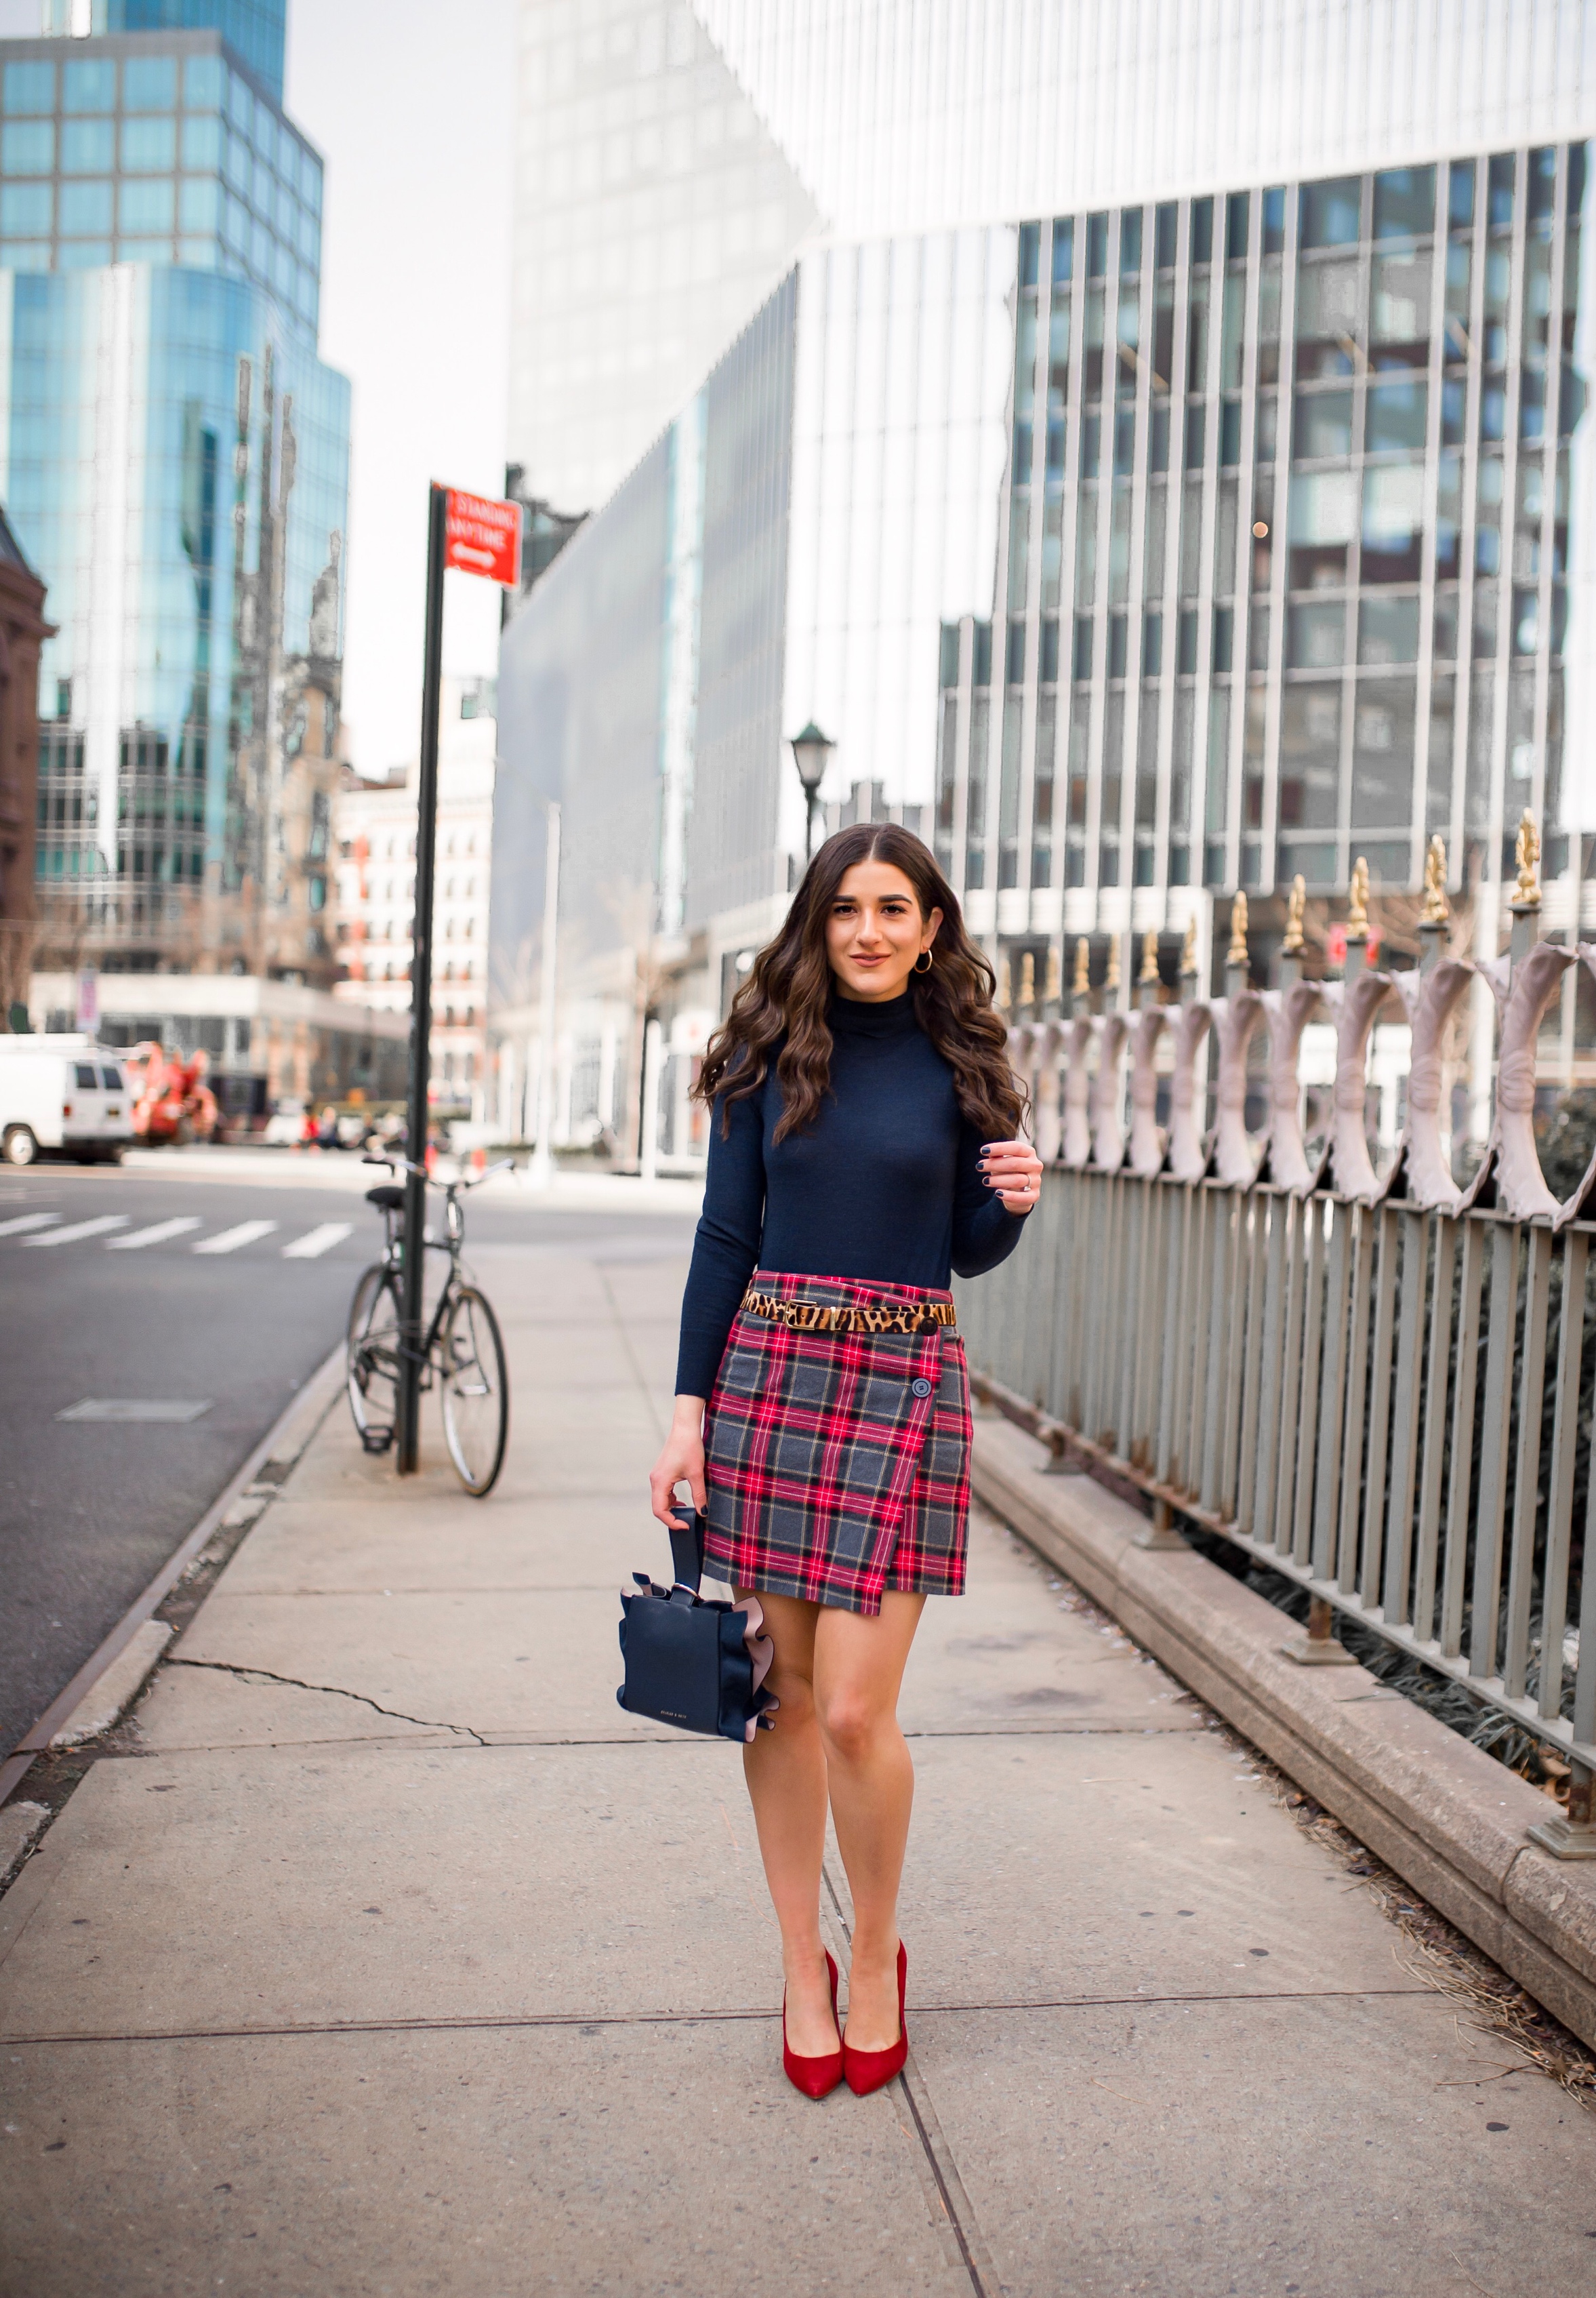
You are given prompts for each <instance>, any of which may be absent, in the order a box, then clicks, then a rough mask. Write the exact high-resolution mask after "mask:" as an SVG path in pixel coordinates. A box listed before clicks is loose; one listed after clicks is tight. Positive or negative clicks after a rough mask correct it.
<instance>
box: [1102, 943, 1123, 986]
mask: <svg viewBox="0 0 1596 2298" xmlns="http://www.w3.org/2000/svg"><path fill="white" fill-rule="evenodd" d="M1103 987H1104V988H1105V989H1106V990H1107V992H1108V995H1109V996H1111V997H1112V996H1113V995H1114V993H1115V990H1116V989H1117V988H1119V936H1118V934H1116V933H1113V934H1110V935H1109V937H1108V971H1107V973H1106V974H1105V975H1104V976H1103Z"/></svg>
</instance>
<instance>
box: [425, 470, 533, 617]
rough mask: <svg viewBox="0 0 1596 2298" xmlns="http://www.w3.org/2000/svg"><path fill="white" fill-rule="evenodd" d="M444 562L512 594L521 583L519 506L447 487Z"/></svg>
mask: <svg viewBox="0 0 1596 2298" xmlns="http://www.w3.org/2000/svg"><path fill="white" fill-rule="evenodd" d="M444 561H445V564H446V565H447V566H457V567H458V568H459V569H460V571H461V573H462V574H464V575H486V576H487V578H488V580H489V582H490V583H505V584H506V586H507V587H508V588H509V589H510V590H512V591H513V590H514V588H515V587H516V585H517V583H519V582H520V580H521V505H520V504H519V503H513V502H493V501H490V500H489V498H488V497H487V496H485V495H467V494H462V493H461V492H460V490H459V489H458V487H450V489H449V490H448V530H447V540H446V543H445V549H444Z"/></svg>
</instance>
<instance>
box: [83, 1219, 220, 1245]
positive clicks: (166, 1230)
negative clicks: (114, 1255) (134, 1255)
mask: <svg viewBox="0 0 1596 2298" xmlns="http://www.w3.org/2000/svg"><path fill="white" fill-rule="evenodd" d="M199 1226H200V1217H199V1215H198V1213H181V1214H179V1215H178V1216H177V1219H175V1220H163V1221H157V1222H156V1223H155V1224H154V1226H153V1228H136V1229H135V1230H134V1232H133V1235H132V1236H113V1237H110V1238H108V1239H107V1240H106V1245H105V1250H106V1252H142V1251H143V1250H144V1246H145V1245H146V1244H165V1243H166V1241H167V1239H168V1237H169V1236H187V1235H188V1232H189V1230H190V1229H191V1228H199Z"/></svg>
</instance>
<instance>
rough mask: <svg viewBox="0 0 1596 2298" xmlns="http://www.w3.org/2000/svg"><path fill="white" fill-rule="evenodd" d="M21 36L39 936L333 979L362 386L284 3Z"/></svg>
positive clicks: (188, 7) (14, 480)
mask: <svg viewBox="0 0 1596 2298" xmlns="http://www.w3.org/2000/svg"><path fill="white" fill-rule="evenodd" d="M46 23H47V25H48V26H49V27H50V29H47V30H46V32H45V34H43V35H42V36H41V37H39V38H37V39H33V40H8V41H4V42H0V393H4V406H3V407H0V499H3V500H4V502H5V505H6V508H7V511H8V514H9V516H10V517H11V519H12V524H13V525H14V527H15V529H16V532H17V534H18V537H19V540H20V541H21V544H22V547H23V549H24V550H25V551H26V552H27V554H28V556H29V559H30V560H31V562H32V563H33V564H34V565H35V566H37V568H38V569H39V571H40V573H41V575H43V576H44V578H45V582H46V583H47V584H48V586H49V587H48V608H47V611H48V614H49V616H50V619H51V621H52V622H53V623H54V624H56V625H57V633H56V635H55V637H53V639H52V640H50V641H48V642H47V643H46V645H45V649H44V654H43V658H42V662H41V670H40V719H41V735H40V761H39V765H40V773H39V838H38V873H39V895H40V904H39V907H40V914H41V918H42V920H43V942H42V946H41V949H40V953H39V955H40V960H41V962H43V963H50V962H51V960H52V959H53V961H54V963H57V964H62V963H65V964H76V963H84V962H97V963H100V964H101V965H102V966H103V968H105V969H107V970H113V971H114V970H124V969H125V970H134V971H155V970H160V971H165V970H169V969H172V968H177V969H189V968H201V969H205V968H214V967H217V966H222V967H231V968H233V969H234V970H243V971H251V972H254V971H267V972H273V973H279V974H284V975H289V976H298V977H300V978H303V979H305V980H309V981H313V982H317V981H330V980H331V979H332V978H333V973H334V971H335V962H334V960H333V952H332V944H331V936H330V933H329V931H328V921H327V919H326V915H325V912H326V904H327V898H328V884H329V880H328V876H327V871H326V860H327V845H328V831H329V811H330V798H331V791H332V788H333V781H334V779H335V774H336V765H335V763H334V759H333V751H334V748H335V744H336V732H337V710H338V666H339V658H340V655H341V621H342V616H341V555H342V535H343V529H344V525H345V517H346V504H347V494H348V473H349V425H350V395H349V386H348V384H347V382H346V381H345V379H344V378H343V377H342V376H340V375H337V374H335V373H334V372H333V370H332V369H330V368H326V367H325V366H324V365H323V364H322V363H321V361H320V360H319V359H318V358H317V295H318V283H319V269H320V244H321V202H322V163H321V161H320V158H319V157H318V155H317V153H316V152H315V151H314V150H313V149H312V147H311V146H310V145H309V144H308V143H307V142H306V140H305V139H304V137H303V136H300V133H299V132H298V130H297V129H296V128H294V127H293V126H292V123H291V122H290V121H289V120H287V119H286V118H285V117H284V113H283V111H282V106H281V98H282V87H283V61H284V6H283V4H282V0H92V4H90V5H88V6H86V5H85V4H84V0H51V5H50V7H49V8H48V9H47V11H46Z"/></svg>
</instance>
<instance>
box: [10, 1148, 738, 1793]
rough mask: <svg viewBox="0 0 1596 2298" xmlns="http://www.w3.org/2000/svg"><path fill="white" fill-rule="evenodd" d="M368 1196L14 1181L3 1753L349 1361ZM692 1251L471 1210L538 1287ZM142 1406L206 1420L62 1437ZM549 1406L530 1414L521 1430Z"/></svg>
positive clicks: (681, 1221)
mask: <svg viewBox="0 0 1596 2298" xmlns="http://www.w3.org/2000/svg"><path fill="white" fill-rule="evenodd" d="M350 1162H351V1164H352V1162H353V1161H352V1160H351V1161H350ZM338 1163H339V1166H340V1168H341V1167H342V1164H343V1161H342V1160H339V1161H338ZM353 1178H354V1176H353V1175H352V1174H350V1172H348V1171H347V1170H340V1171H339V1173H338V1180H339V1182H340V1183H341V1186H328V1187H320V1186H316V1185H315V1183H314V1182H313V1181H312V1180H311V1179H310V1178H309V1176H307V1175H305V1174H304V1173H303V1171H302V1170H298V1171H296V1172H295V1173H294V1174H293V1175H292V1182H291V1181H290V1180H289V1179H288V1178H285V1179H284V1183H283V1184H281V1185H276V1184H274V1182H273V1181H272V1179H271V1178H269V1177H267V1178H264V1179H263V1178H259V1176H258V1175H256V1174H251V1177H250V1178H248V1179H247V1180H241V1181H240V1182H238V1183H237V1184H234V1183H233V1182H232V1181H231V1180H218V1179H215V1178H210V1177H207V1178H205V1179H203V1180H196V1179H195V1178H193V1176H192V1175H189V1174H185V1173H184V1172H183V1171H182V1170H179V1169H177V1167H176V1166H175V1167H174V1170H173V1173H172V1175H171V1177H170V1178H168V1177H167V1176H166V1175H165V1174H161V1173H152V1172H150V1171H148V1170H144V1171H119V1170H116V1169H114V1168H104V1167H101V1168H95V1169H90V1170H79V1169H78V1168H77V1167H75V1166H71V1165H65V1164H53V1163H40V1164H39V1165H37V1166H35V1167H33V1168H31V1169H30V1170H27V1171H24V1172H15V1171H12V1170H8V1169H4V1168H0V1313H3V1315H4V1335H5V1347H4V1353H3V1355H0V1368H3V1369H0V1590H3V1591H4V1594H3V1596H0V1754H4V1753H5V1752H9V1750H10V1749H11V1748H12V1747H14V1746H15V1744H16V1742H17V1741H18V1740H20V1739H21V1737H22V1736H23V1735H24V1733H26V1732H28V1731H29V1729H30V1728H31V1726H32V1725H33V1723H35V1722H36V1721H37V1718H38V1717H39V1716H40V1715H42V1714H43V1712H44V1710H45V1708H46V1707H48V1706H49V1704H50V1702H51V1701H52V1700H53V1699H54V1698H55V1697H56V1696H57V1694H58V1693H59V1692H60V1691H61V1690H62V1688H63V1686H64V1685H65V1684H66V1683H67V1682H69V1681H70V1678H71V1677H72V1676H73V1675H74V1674H76V1672H77V1670H78V1668H79V1667H80V1666H82V1665H83V1663H84V1661H85V1660H86V1658H87V1657H89V1655H90V1654H91V1653H92V1652H93V1651H94V1650H95V1647H96V1646H97V1645H98V1644H99V1643H100V1642H101V1641H102V1640H103V1637H104V1636H105V1635H106V1634H107V1633H108V1632H109V1631H110V1629H111V1627H112V1626H113V1625H114V1624H115V1623H116V1622H117V1620H118V1619H119V1617H120V1616H121V1615H122V1613H123V1612H124V1611H125V1610H126V1608H127V1607H128V1604H130V1603H131V1602H132V1601H133V1600H134V1598H135V1597H136V1596H137V1594H138V1593H139V1591H140V1590H141V1589H143V1588H144V1586H145V1585H146V1584H147V1583H148V1582H149V1581H150V1580H151V1579H152V1577H153V1575H154V1574H155V1573H156V1572H157V1571H159V1570H160V1566H162V1564H164V1563H165V1561H166V1559H167V1558H168V1557H169V1556H170V1555H171V1553H172V1551H173V1550H175V1549H176V1548H177V1546H178V1545H179V1544H180V1542H182V1541H183V1539H184V1538H185V1535H186V1534H187V1533H188V1532H189V1531H190V1530H191V1529H192V1527H193V1525H194V1523H195V1522H196V1521H197V1519H198V1518H199V1517H201V1516H202V1514H203V1513H204V1511H205V1509H207V1508H208V1507H209V1506H210V1503H211V1501H212V1500H214V1499H215V1498H216V1497H217V1495H218V1492H221V1491H222V1490H223V1488H224V1487H225V1486H226V1484H227V1482H228V1481H229V1479H230V1478H231V1477H232V1476H234V1474H235V1473H236V1472H237V1470H238V1468H239V1467H240V1466H241V1465H242V1463H243V1460H244V1459H246V1458H247V1457H248V1455H249V1453H250V1452H251V1450H252V1448H253V1447H254V1446H255V1445H256V1444H257V1443H259V1441H260V1439H261V1438H262V1437H263V1436H264V1435H265V1434H266V1433H267V1430H268V1429H269V1428H270V1427H271V1426H272V1424H273V1423H274V1422H275V1421H276V1418H277V1417H278V1415H279V1414H280V1413H281V1412H282V1411H283V1410H284V1407H285V1406H286V1405H287V1404H288V1403H289V1401H291V1399H292V1395H293V1393H294V1391H295V1390H296V1389H297V1388H298V1387H299V1386H300V1385H301V1384H302V1383H303V1382H304V1381H305V1379H306V1378H307V1377H308V1376H309V1374H310V1373H311V1372H313V1371H314V1370H315V1368H316V1367H317V1365H318V1364H319V1363H320V1362H321V1361H322V1360H323V1358H324V1357H325V1355H326V1354H327V1352H328V1351H329V1350H330V1349H331V1348H333V1346H334V1345H335V1344H336V1343H337V1341H338V1340H339V1338H340V1336H341V1333H342V1331H343V1327H344V1319H345V1317H346V1315H347V1312H348V1307H349V1302H350V1294H351V1293H352V1291H353V1289H354V1285H355V1280H356V1277H357V1276H358V1273H359V1271H360V1269H362V1268H364V1267H365V1265H366V1263H367V1262H368V1261H371V1260H373V1259H374V1257H375V1252H376V1249H377V1247H378V1244H379V1243H380V1240H381V1223H380V1219H379V1216H378V1215H377V1214H376V1213H375V1212H374V1211H373V1210H372V1209H371V1208H370V1207H369V1206H367V1205H366V1204H365V1203H363V1202H362V1199H361V1196H360V1194H359V1192H358V1188H355V1187H352V1186H350V1183H351V1181H352V1180H353ZM364 1178H366V1179H367V1180H369V1181H373V1182H374V1181H379V1180H381V1179H383V1178H384V1176H383V1175H382V1174H380V1173H375V1172H372V1171H370V1170H369V1169H368V1170H367V1171H366V1174H365V1176H364ZM691 1234H692V1222H691V1220H690V1219H687V1218H686V1217H685V1216H683V1215H680V1214H674V1213H663V1214H644V1213H637V1214H632V1213H624V1212H623V1213H609V1212H567V1211H548V1210H544V1209H541V1208H536V1209H526V1208H522V1206H519V1205H517V1204H515V1203H508V1202H506V1201H505V1200H504V1199H503V1198H500V1197H496V1196H494V1195H492V1194H489V1195H487V1196H485V1197H484V1198H483V1199H481V1200H480V1201H478V1202H474V1203H471V1205H470V1208H469V1214H468V1241H467V1259H468V1260H469V1257H470V1246H471V1244H472V1243H473V1242H480V1243H482V1244H497V1245H516V1244H520V1245H523V1246H525V1247H526V1248H527V1249H528V1252H527V1260H526V1264H525V1266H526V1281H527V1282H528V1284H529V1285H535V1284H536V1283H537V1281H538V1263H539V1250H538V1249H539V1247H542V1246H548V1245H554V1244H566V1245H569V1244H572V1243H576V1242H581V1243H584V1244H589V1245H590V1246H591V1247H593V1248H596V1250H597V1252H599V1253H600V1254H601V1255H603V1254H604V1253H605V1252H606V1249H607V1248H609V1247H610V1246H612V1245H613V1246H614V1247H615V1248H621V1247H623V1246H624V1248H625V1249H627V1250H628V1251H629V1252H632V1253H635V1252H637V1250H638V1246H639V1245H642V1246H643V1248H644V1250H645V1251H648V1250H650V1249H651V1248H654V1249H657V1250H659V1251H661V1252H681V1251H683V1250H684V1249H685V1246H686V1244H687V1241H688V1240H689V1239H690V1237H691ZM53 1240H59V1241H58V1242H57V1241H53ZM131 1401H140V1402H146V1403H147V1402H150V1401H160V1402H162V1403H167V1404H170V1405H178V1404H184V1405H188V1406H199V1407H202V1409H200V1410H199V1411H198V1412H197V1413H196V1414H195V1415H194V1417H193V1418H187V1419H183V1420H167V1421H153V1422H146V1423H133V1424H129V1423H128V1422H117V1421H107V1420H103V1419H95V1418H91V1417H84V1418H68V1419H63V1418H61V1416H62V1414H70V1413H71V1412H72V1410H73V1409H74V1408H75V1407H83V1406H86V1405H103V1404H105V1403H107V1402H110V1403H112V1404H121V1405H124V1406H125V1405H126V1404H127V1403H128V1402H131ZM529 1403H530V1400H526V1399H518V1398H515V1397H512V1400H511V1409H512V1413H513V1414H514V1412H515V1411H516V1410H517V1409H522V1410H524V1409H528V1407H529ZM427 1433H428V1434H431V1433H432V1432H431V1429H430V1426H429V1428H428V1430H427Z"/></svg>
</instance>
